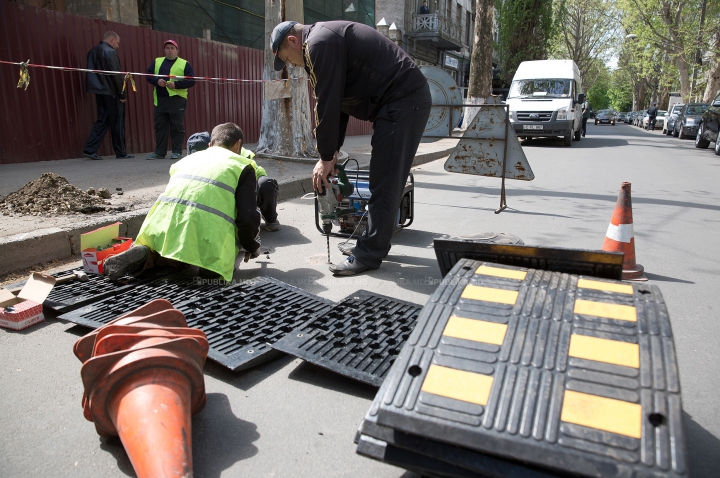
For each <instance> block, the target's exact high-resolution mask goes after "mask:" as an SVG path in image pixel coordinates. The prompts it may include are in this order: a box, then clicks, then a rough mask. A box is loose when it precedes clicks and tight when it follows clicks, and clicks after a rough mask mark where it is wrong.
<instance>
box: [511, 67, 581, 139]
mask: <svg viewBox="0 0 720 478" xmlns="http://www.w3.org/2000/svg"><path fill="white" fill-rule="evenodd" d="M581 92H582V80H581V79H580V70H579V69H578V67H577V65H576V64H575V62H574V61H572V60H536V61H524V62H522V63H520V66H519V67H518V69H517V72H516V73H515V76H514V77H513V81H512V84H511V85H510V91H509V92H508V97H507V100H506V101H505V102H506V103H507V104H508V105H509V108H510V124H512V126H513V128H514V129H515V134H517V135H518V137H520V138H533V137H537V136H561V137H562V138H564V139H565V146H570V145H572V140H573V139H575V140H576V141H580V135H581V133H582V102H583V101H585V95H584V94H582V93H581Z"/></svg>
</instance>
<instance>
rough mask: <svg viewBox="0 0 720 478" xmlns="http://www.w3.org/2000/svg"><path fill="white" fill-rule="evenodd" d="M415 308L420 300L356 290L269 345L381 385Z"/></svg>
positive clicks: (412, 322)
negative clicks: (395, 297) (410, 301)
mask: <svg viewBox="0 0 720 478" xmlns="http://www.w3.org/2000/svg"><path fill="white" fill-rule="evenodd" d="M419 312H420V306H419V305H416V304H411V303H409V302H404V301H400V300H396V299H392V298H390V297H385V296H382V295H378V294H372V293H370V292H368V291H364V290H359V291H357V292H355V293H354V294H351V295H350V296H348V297H346V298H345V299H343V300H342V301H340V302H339V303H337V304H335V306H333V307H332V309H330V310H329V311H327V312H325V313H324V314H318V316H317V317H316V318H314V319H313V320H311V321H309V322H308V323H306V324H305V325H303V326H302V327H300V328H298V329H296V330H294V331H293V332H291V333H290V334H288V335H287V336H286V337H284V338H283V339H281V340H279V341H278V342H277V343H275V344H274V345H273V348H275V349H277V350H281V351H283V352H286V353H289V354H291V355H295V356H297V357H300V358H302V359H304V360H307V361H308V362H311V363H313V364H315V365H319V366H321V367H324V368H327V369H329V370H332V371H333V372H336V373H339V374H341V375H345V376H347V377H350V378H352V379H355V380H358V381H360V382H364V383H367V384H370V385H375V386H377V387H379V386H380V384H381V383H382V381H383V379H384V378H385V375H386V374H387V372H388V370H389V369H390V367H391V366H392V364H393V362H394V361H395V358H396V356H397V355H398V353H399V352H400V348H401V347H402V344H403V343H404V342H405V341H406V340H407V339H408V337H409V336H410V332H411V331H412V329H413V327H414V326H415V321H416V320H417V315H418V313H419Z"/></svg>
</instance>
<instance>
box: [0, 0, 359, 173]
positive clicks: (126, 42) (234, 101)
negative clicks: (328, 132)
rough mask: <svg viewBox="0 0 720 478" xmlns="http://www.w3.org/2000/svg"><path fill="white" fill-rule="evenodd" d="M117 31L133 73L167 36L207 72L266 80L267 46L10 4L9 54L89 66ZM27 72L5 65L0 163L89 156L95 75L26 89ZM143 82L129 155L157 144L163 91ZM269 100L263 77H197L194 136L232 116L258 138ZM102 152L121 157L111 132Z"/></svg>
mask: <svg viewBox="0 0 720 478" xmlns="http://www.w3.org/2000/svg"><path fill="white" fill-rule="evenodd" d="M108 30H113V31H115V32H117V33H118V34H119V35H120V37H121V39H122V40H121V45H120V49H119V50H118V54H119V56H120V62H121V65H122V69H123V70H126V71H135V72H145V71H146V69H147V68H148V66H149V65H150V64H151V63H152V61H153V60H154V59H155V58H156V57H158V56H161V55H162V48H163V42H164V41H165V40H166V39H168V38H173V39H174V40H176V41H177V42H178V43H179V44H180V55H181V56H182V57H183V58H185V59H186V60H188V61H189V62H190V64H191V65H193V68H194V69H195V73H196V75H198V76H214V77H223V78H242V79H250V80H256V79H261V78H262V70H263V51H262V50H256V49H251V48H245V47H239V46H235V45H230V44H227V43H220V42H216V41H208V40H204V39H200V38H190V37H184V36H181V35H175V34H173V35H170V34H168V33H164V32H160V31H154V30H149V29H146V28H140V27H134V26H131V25H124V24H121V23H115V22H108V21H104V20H98V19H92V18H86V17H80V16H76V15H69V14H65V13H60V12H56V11H52V10H46V9H40V8H35V7H28V6H26V5H23V4H20V3H15V2H8V1H6V0H0V60H6V61H16V62H18V61H27V60H28V59H29V60H30V62H31V63H35V64H43V65H55V66H64V67H74V68H85V67H86V55H87V52H88V51H89V50H90V49H91V48H92V47H93V46H94V45H96V44H97V43H98V42H99V41H100V39H101V38H102V35H103V33H105V32H106V31H108ZM18 72H19V68H18V67H14V66H9V65H0V109H2V112H3V114H2V115H0V164H8V163H23V162H32V161H47V160H54V159H67V158H77V157H80V156H81V154H82V148H83V145H84V144H85V141H86V140H87V137H88V134H89V133H90V129H91V127H92V124H93V122H94V121H95V99H94V95H91V94H87V93H85V74H84V73H79V72H61V71H54V70H46V69H40V68H30V87H29V88H28V89H27V90H26V91H23V90H21V89H17V88H16V85H17V81H18ZM136 85H137V92H134V93H133V92H130V93H129V99H128V102H127V104H126V120H125V128H126V133H125V136H126V144H127V150H128V152H129V153H145V152H150V151H153V150H154V147H155V136H154V127H153V92H152V86H151V85H150V84H149V83H148V82H147V81H145V79H144V78H142V77H137V78H136ZM262 101H263V100H262V85H261V84H260V83H245V84H228V83H209V82H197V83H196V85H195V86H194V87H193V88H192V89H191V90H190V95H189V98H188V109H187V114H186V116H185V129H186V131H187V132H188V135H189V134H191V133H193V132H196V131H206V130H210V129H212V127H213V126H215V125H217V124H220V123H224V122H228V121H232V122H235V123H237V124H238V125H240V127H242V128H243V131H244V132H245V136H246V141H247V142H250V143H252V142H256V141H257V140H258V138H259V135H260V120H261V107H262ZM371 133H372V125H371V124H370V123H367V122H361V121H357V120H351V122H350V125H349V126H348V135H358V134H371ZM98 153H99V154H100V155H109V154H112V148H111V146H110V137H109V135H107V137H106V138H105V143H104V145H103V146H102V148H101V149H100V151H99V152H98Z"/></svg>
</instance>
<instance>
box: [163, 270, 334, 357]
mask: <svg viewBox="0 0 720 478" xmlns="http://www.w3.org/2000/svg"><path fill="white" fill-rule="evenodd" d="M331 306H332V302H331V301H329V300H326V299H323V298H321V297H318V296H316V295H312V294H308V293H307V292H305V291H303V290H301V289H298V288H296V287H293V286H291V285H288V284H285V283H284V282H281V281H279V280H276V279H272V278H269V277H261V278H258V279H252V280H249V281H245V282H242V283H239V284H235V285H232V286H230V287H227V288H224V289H222V290H218V291H214V292H212V293H210V294H207V295H205V296H203V297H198V298H196V299H193V300H190V301H186V302H182V303H180V304H178V305H177V306H176V308H177V309H178V310H180V311H181V312H182V313H183V314H185V319H186V320H187V323H188V327H194V328H198V329H201V330H202V331H203V332H205V334H206V335H207V338H208V341H209V342H210V352H209V354H208V357H209V358H211V359H213V360H215V361H216V362H219V363H220V364H222V365H224V366H225V367H227V368H229V369H230V370H234V371H238V370H243V369H246V368H250V367H254V366H255V365H259V364H260V363H263V362H266V361H268V360H271V359H273V358H275V357H277V356H278V355H280V352H277V351H276V350H274V349H273V348H272V347H271V345H272V344H273V343H275V342H276V341H277V340H279V339H280V338H282V337H284V336H285V335H287V333H288V332H290V331H292V330H294V329H295V328H297V327H299V326H300V325H301V324H303V323H304V322H307V321H308V320H309V319H310V318H311V317H312V316H313V315H314V314H316V313H323V312H324V311H326V310H328V309H329V308H330V307H331Z"/></svg>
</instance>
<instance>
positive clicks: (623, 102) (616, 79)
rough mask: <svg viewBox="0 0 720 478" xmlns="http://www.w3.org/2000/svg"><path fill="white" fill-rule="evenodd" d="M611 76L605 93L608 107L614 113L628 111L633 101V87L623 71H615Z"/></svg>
mask: <svg viewBox="0 0 720 478" xmlns="http://www.w3.org/2000/svg"><path fill="white" fill-rule="evenodd" d="M611 76H612V82H611V84H610V88H608V91H607V96H608V98H609V99H610V107H611V108H612V109H614V110H615V111H630V110H631V109H632V101H633V85H632V81H630V77H629V76H628V74H627V72H626V71H625V70H615V71H614V72H613V73H612V75H611Z"/></svg>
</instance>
